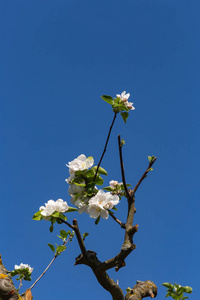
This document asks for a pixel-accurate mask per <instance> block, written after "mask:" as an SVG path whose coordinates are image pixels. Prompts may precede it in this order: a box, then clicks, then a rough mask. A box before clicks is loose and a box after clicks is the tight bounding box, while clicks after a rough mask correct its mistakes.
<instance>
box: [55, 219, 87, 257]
mask: <svg viewBox="0 0 200 300" xmlns="http://www.w3.org/2000/svg"><path fill="white" fill-rule="evenodd" d="M60 220H61V221H62V222H63V223H64V224H66V225H67V226H69V227H70V228H71V229H73V230H74V231H75V234H76V238H77V241H78V244H79V247H80V249H81V252H82V254H83V255H84V256H87V251H86V248H85V244H84V241H83V239H82V236H81V233H80V230H79V227H78V222H77V220H76V219H74V220H73V225H71V224H70V223H68V222H67V221H65V220H63V219H62V218H60Z"/></svg>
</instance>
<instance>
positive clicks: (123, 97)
mask: <svg viewBox="0 0 200 300" xmlns="http://www.w3.org/2000/svg"><path fill="white" fill-rule="evenodd" d="M116 96H117V98H120V99H121V102H123V103H124V105H125V106H126V107H127V108H128V109H129V110H134V109H135V107H133V103H132V102H128V98H129V97H130V94H129V93H128V94H126V91H124V92H122V93H121V95H119V94H117V95H116Z"/></svg>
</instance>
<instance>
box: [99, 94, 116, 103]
mask: <svg viewBox="0 0 200 300" xmlns="http://www.w3.org/2000/svg"><path fill="white" fill-rule="evenodd" d="M101 99H103V100H104V101H105V102H107V103H109V104H113V98H112V97H111V96H107V95H103V96H101Z"/></svg>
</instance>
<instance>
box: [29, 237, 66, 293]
mask: <svg viewBox="0 0 200 300" xmlns="http://www.w3.org/2000/svg"><path fill="white" fill-rule="evenodd" d="M70 238H71V236H69V237H68V239H67V240H66V241H65V242H64V243H63V246H65V245H66V244H67V243H68V242H69V240H70ZM56 257H58V255H56V254H55V255H54V258H53V259H52V260H51V262H50V263H49V265H48V266H47V267H46V269H45V270H44V272H43V273H42V274H41V275H40V276H39V277H38V279H37V280H36V281H35V282H34V283H33V284H32V286H31V287H30V288H29V289H30V290H31V289H32V288H33V287H34V286H35V285H36V283H37V282H38V281H39V280H40V279H41V278H42V276H44V274H45V273H46V272H47V270H48V269H49V268H50V266H51V265H52V263H53V262H54V260H55V259H56Z"/></svg>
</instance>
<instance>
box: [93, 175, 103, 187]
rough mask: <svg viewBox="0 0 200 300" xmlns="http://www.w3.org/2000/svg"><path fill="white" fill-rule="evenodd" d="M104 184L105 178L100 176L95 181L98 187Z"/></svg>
mask: <svg viewBox="0 0 200 300" xmlns="http://www.w3.org/2000/svg"><path fill="white" fill-rule="evenodd" d="M103 182H104V180H103V178H101V177H100V176H97V177H96V179H95V183H96V184H97V185H102V184H103Z"/></svg>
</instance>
